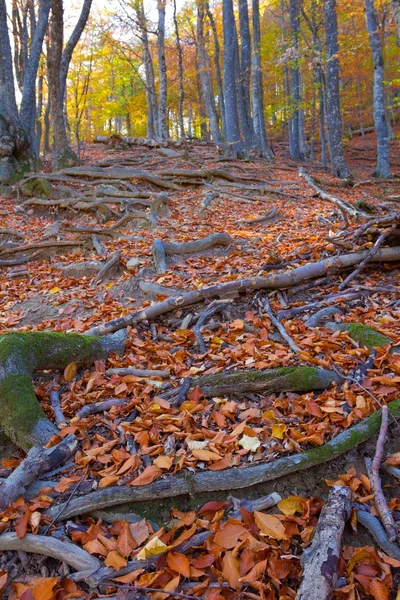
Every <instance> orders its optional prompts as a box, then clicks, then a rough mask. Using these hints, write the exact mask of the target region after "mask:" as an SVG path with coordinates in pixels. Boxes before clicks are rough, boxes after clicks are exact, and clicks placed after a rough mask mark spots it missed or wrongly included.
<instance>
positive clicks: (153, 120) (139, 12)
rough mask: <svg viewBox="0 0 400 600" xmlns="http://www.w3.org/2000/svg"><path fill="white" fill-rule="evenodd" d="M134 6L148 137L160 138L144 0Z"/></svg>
mask: <svg viewBox="0 0 400 600" xmlns="http://www.w3.org/2000/svg"><path fill="white" fill-rule="evenodd" d="M134 6H135V12H136V18H137V21H138V24H139V28H140V40H141V43H142V49H143V64H144V71H145V79H146V104H147V137H148V138H149V139H155V138H159V127H158V103H157V93H156V85H155V77H154V66H153V59H152V56H151V52H150V44H149V34H148V23H147V19H146V15H145V12H144V6H143V0H139V2H136V3H135V5H134Z"/></svg>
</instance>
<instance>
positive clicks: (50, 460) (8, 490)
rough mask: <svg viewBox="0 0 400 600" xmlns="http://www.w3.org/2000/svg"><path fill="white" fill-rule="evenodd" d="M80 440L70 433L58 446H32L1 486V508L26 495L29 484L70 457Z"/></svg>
mask: <svg viewBox="0 0 400 600" xmlns="http://www.w3.org/2000/svg"><path fill="white" fill-rule="evenodd" d="M77 447H78V440H77V438H76V437H75V436H74V435H68V436H67V437H66V438H65V439H64V440H62V442H60V443H59V444H58V445H57V446H53V447H52V448H49V449H46V448H43V447H42V446H34V447H33V448H31V449H30V450H29V452H28V454H27V456H26V457H25V458H24V460H23V461H22V462H21V463H20V464H19V465H18V467H17V468H16V469H14V471H13V472H12V473H11V475H10V476H9V477H7V479H6V480H5V481H4V483H3V484H2V486H1V487H0V510H4V509H5V508H7V506H8V505H9V504H10V502H13V501H14V500H16V499H17V498H20V497H21V496H23V495H24V492H25V490H26V488H27V487H29V485H30V484H31V483H32V482H33V481H34V480H35V479H37V478H38V477H39V475H40V474H41V473H44V472H45V471H49V470H50V469H54V468H55V467H57V466H58V465H59V464H60V463H62V462H64V460H66V459H67V458H69V457H70V456H71V455H72V454H73V453H74V452H75V450H76V449H77Z"/></svg>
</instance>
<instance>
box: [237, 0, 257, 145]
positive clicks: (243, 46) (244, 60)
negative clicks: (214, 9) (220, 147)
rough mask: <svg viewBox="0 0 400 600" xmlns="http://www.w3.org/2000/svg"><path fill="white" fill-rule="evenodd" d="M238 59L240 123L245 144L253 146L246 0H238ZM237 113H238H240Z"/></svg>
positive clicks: (249, 44) (249, 45) (248, 28)
mask: <svg viewBox="0 0 400 600" xmlns="http://www.w3.org/2000/svg"><path fill="white" fill-rule="evenodd" d="M238 4H239V31H240V60H239V78H240V79H239V81H240V94H241V103H240V104H241V111H240V113H242V114H241V121H242V123H241V125H242V130H243V136H244V138H245V142H246V145H247V146H248V147H249V148H251V147H253V146H254V127H253V121H252V118H251V102H250V81H251V37H250V24H249V8H248V5H247V0H239V2H238ZM240 113H239V114H240Z"/></svg>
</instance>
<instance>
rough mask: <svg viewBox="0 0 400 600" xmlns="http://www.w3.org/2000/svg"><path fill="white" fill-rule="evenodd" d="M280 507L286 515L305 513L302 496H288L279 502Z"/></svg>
mask: <svg viewBox="0 0 400 600" xmlns="http://www.w3.org/2000/svg"><path fill="white" fill-rule="evenodd" d="M278 508H279V510H280V511H281V512H282V513H283V514H284V515H286V516H288V515H294V514H295V513H297V512H298V513H301V514H303V512H304V502H303V498H301V497H300V496H288V497H287V498H285V499H284V500H281V501H280V502H278Z"/></svg>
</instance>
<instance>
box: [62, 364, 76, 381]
mask: <svg viewBox="0 0 400 600" xmlns="http://www.w3.org/2000/svg"><path fill="white" fill-rule="evenodd" d="M77 368H78V367H77V366H76V364H75V363H74V362H72V363H69V365H67V366H66V367H65V369H64V379H65V381H68V382H70V381H72V380H73V378H74V377H75V375H76V371H77Z"/></svg>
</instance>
